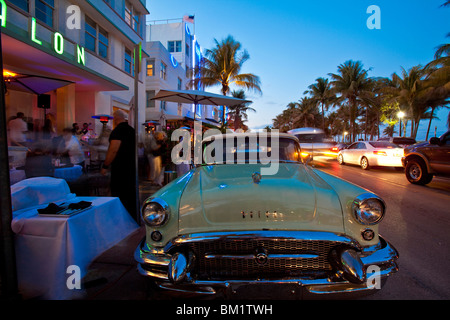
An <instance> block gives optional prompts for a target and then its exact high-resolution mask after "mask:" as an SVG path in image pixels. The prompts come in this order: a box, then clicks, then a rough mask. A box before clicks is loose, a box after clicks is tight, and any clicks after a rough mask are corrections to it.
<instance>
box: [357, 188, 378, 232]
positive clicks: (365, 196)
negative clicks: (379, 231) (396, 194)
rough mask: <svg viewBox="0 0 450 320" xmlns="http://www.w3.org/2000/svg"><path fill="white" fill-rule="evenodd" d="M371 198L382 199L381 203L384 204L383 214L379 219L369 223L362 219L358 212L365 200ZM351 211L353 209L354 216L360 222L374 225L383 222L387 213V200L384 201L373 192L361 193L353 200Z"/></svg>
mask: <svg viewBox="0 0 450 320" xmlns="http://www.w3.org/2000/svg"><path fill="white" fill-rule="evenodd" d="M370 199H375V200H378V201H380V203H381V205H382V206H383V215H382V216H381V218H380V219H378V220H377V221H375V222H373V223H367V222H364V221H361V219H360V218H359V217H358V215H357V214H356V211H357V209H359V207H360V206H361V205H362V204H363V203H364V202H366V201H367V200H370ZM351 211H352V214H353V217H354V218H355V220H356V221H358V223H360V224H363V225H366V226H373V225H376V224H379V223H380V222H381V220H383V218H384V216H385V214H386V202H384V200H383V199H381V198H380V197H379V196H377V195H376V194H374V193H371V192H366V193H363V194H360V195H359V196H357V197H356V198H355V199H354V200H353V202H352V209H351Z"/></svg>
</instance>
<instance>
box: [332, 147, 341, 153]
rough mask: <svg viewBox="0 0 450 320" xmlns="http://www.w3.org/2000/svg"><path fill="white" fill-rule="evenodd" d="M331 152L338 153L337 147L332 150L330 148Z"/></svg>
mask: <svg viewBox="0 0 450 320" xmlns="http://www.w3.org/2000/svg"><path fill="white" fill-rule="evenodd" d="M331 151H332V152H338V151H339V148H338V147H333V148H331Z"/></svg>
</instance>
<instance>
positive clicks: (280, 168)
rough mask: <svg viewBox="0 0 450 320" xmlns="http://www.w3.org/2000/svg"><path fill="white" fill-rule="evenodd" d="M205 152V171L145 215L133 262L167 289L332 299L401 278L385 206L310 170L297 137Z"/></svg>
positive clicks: (247, 138)
mask: <svg viewBox="0 0 450 320" xmlns="http://www.w3.org/2000/svg"><path fill="white" fill-rule="evenodd" d="M202 146H203V147H202V150H203V151H204V155H203V158H202V159H203V160H202V161H203V163H201V164H197V165H196V166H194V168H193V169H192V170H191V171H189V172H188V173H187V174H185V175H184V176H182V177H179V178H178V179H176V180H175V181H173V182H171V183H170V184H168V185H166V186H165V187H163V188H162V189H160V190H159V191H158V192H157V193H155V194H153V195H152V196H151V197H150V198H148V199H147V200H146V201H145V203H144V204H143V206H142V209H141V214H142V218H143V221H144V222H145V224H146V236H145V238H144V239H143V240H142V242H141V243H140V245H139V246H138V248H137V249H136V252H135V259H136V260H137V262H138V270H139V272H140V273H141V274H142V275H145V276H147V277H149V278H150V279H152V281H154V283H156V284H157V285H158V286H159V287H160V288H163V289H167V290H174V291H177V292H178V293H180V292H181V293H189V294H192V293H195V294H204V295H219V296H224V297H229V298H233V297H234V296H236V297H238V296H239V294H240V293H243V292H245V294H246V295H247V296H248V295H249V294H250V293H249V292H251V294H255V298H258V293H262V292H263V291H265V292H269V291H270V292H277V295H278V294H279V293H278V292H282V293H286V294H287V295H290V297H292V296H294V298H306V297H308V296H309V295H312V296H316V295H322V296H325V297H329V296H331V295H335V294H337V295H343V294H352V293H357V294H361V293H375V292H377V291H378V290H377V289H380V288H381V286H382V285H384V283H385V281H386V279H387V277H388V276H389V275H391V274H393V273H394V272H396V271H397V270H398V266H397V259H398V253H397V251H396V249H395V248H394V247H393V246H392V245H390V244H389V243H388V242H387V241H386V240H385V239H383V238H382V237H381V236H380V235H379V234H378V224H379V223H380V221H381V220H382V219H383V217H384V215H385V213H386V205H385V203H384V201H383V200H382V199H381V198H379V197H378V196H377V195H375V194H373V193H372V192H370V191H368V190H365V189H362V188H360V187H358V186H356V185H353V184H350V183H348V182H346V181H343V180H341V179H339V178H336V177H334V176H332V175H329V174H326V173H324V172H322V171H320V170H316V169H314V168H312V167H311V166H308V165H307V158H308V155H306V154H305V153H304V152H302V150H301V149H300V145H299V142H298V140H297V138H296V137H294V136H292V135H288V134H281V133H280V134H276V135H275V134H271V135H270V134H269V135H268V134H267V133H266V134H265V135H263V134H257V133H251V134H250V133H245V134H243V133H241V134H226V135H217V136H210V137H208V138H205V139H204V140H203V144H202ZM212 146H214V147H213V148H212ZM268 160H269V161H268ZM272 287H273V288H274V289H272ZM249 288H250V289H253V291H252V290H250V291H249ZM260 288H263V289H260ZM275 288H276V290H275ZM272 290H274V291H272Z"/></svg>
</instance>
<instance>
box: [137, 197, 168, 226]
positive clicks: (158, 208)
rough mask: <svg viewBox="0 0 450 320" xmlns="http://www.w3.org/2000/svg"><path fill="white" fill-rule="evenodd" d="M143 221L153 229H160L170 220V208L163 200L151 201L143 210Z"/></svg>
mask: <svg viewBox="0 0 450 320" xmlns="http://www.w3.org/2000/svg"><path fill="white" fill-rule="evenodd" d="M141 213H142V219H143V220H144V222H145V223H146V224H147V225H148V226H151V227H160V226H162V225H164V224H165V223H166V222H167V220H169V206H168V205H167V203H165V202H164V201H162V200H161V199H151V200H150V201H148V202H146V203H145V204H144V206H143V207H142V210H141Z"/></svg>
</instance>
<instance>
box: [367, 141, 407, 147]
mask: <svg viewBox="0 0 450 320" xmlns="http://www.w3.org/2000/svg"><path fill="white" fill-rule="evenodd" d="M369 144H370V145H371V146H372V147H374V148H385V149H393V148H400V147H399V146H398V145H396V144H393V143H390V142H387V141H375V142H369Z"/></svg>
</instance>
